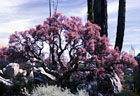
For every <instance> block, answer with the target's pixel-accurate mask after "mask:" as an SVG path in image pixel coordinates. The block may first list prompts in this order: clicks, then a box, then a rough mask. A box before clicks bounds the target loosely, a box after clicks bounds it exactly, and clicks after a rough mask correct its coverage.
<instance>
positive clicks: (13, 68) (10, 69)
mask: <svg viewBox="0 0 140 96" xmlns="http://www.w3.org/2000/svg"><path fill="white" fill-rule="evenodd" d="M18 72H19V64H17V63H10V64H8V65H7V66H6V67H5V68H4V69H3V74H4V77H5V78H6V79H11V78H13V77H15V76H16V75H17V74H18Z"/></svg>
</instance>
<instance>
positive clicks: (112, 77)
mask: <svg viewBox="0 0 140 96" xmlns="http://www.w3.org/2000/svg"><path fill="white" fill-rule="evenodd" d="M106 76H107V78H108V80H109V81H108V82H109V83H111V86H112V87H113V91H114V93H116V94H117V93H120V92H121V91H122V90H123V87H122V84H121V80H120V78H119V77H118V75H117V74H116V73H115V72H113V73H111V74H107V75H106Z"/></svg>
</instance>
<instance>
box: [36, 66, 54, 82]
mask: <svg viewBox="0 0 140 96" xmlns="http://www.w3.org/2000/svg"><path fill="white" fill-rule="evenodd" d="M35 72H37V73H39V74H41V75H45V76H47V77H48V78H50V79H52V80H56V78H55V77H54V76H53V75H51V74H49V73H46V72H45V70H44V69H43V68H42V67H39V68H37V69H36V70H35Z"/></svg>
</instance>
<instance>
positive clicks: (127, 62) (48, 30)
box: [9, 13, 137, 86]
mask: <svg viewBox="0 0 140 96" xmlns="http://www.w3.org/2000/svg"><path fill="white" fill-rule="evenodd" d="M99 31H100V27H99V26H97V25H96V24H92V23H90V22H89V21H88V22H87V23H86V24H85V25H83V23H82V22H81V19H80V18H78V17H71V18H70V19H69V18H67V17H65V16H62V15H61V14H59V13H57V14H55V15H53V17H51V18H48V19H47V20H46V21H44V23H43V24H42V25H37V26H36V27H35V28H32V29H30V30H26V31H24V32H16V33H15V34H12V35H11V36H10V41H9V46H10V47H11V48H12V47H13V48H14V49H15V51H17V52H22V53H23V55H24V56H25V58H28V60H31V62H39V63H40V64H41V66H42V67H43V69H44V70H45V71H46V72H47V73H50V74H52V75H54V76H55V77H56V81H57V83H58V84H60V85H62V86H68V85H69V84H70V82H71V80H81V79H83V78H86V76H88V75H90V74H92V75H91V76H92V77H97V78H99V79H101V78H102V77H104V75H105V74H110V73H112V72H115V73H117V74H118V76H119V77H120V78H121V79H122V77H123V69H124V68H126V67H135V66H136V65H137V62H136V61H135V60H134V58H133V57H132V56H130V55H128V54H127V53H124V52H120V51H119V50H115V49H110V48H109V46H110V44H109V40H108V38H107V37H106V36H102V37H101V36H100V33H99ZM45 51H46V52H45ZM43 54H45V57H43Z"/></svg>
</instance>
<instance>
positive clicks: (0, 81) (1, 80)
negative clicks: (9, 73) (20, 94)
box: [0, 76, 13, 87]
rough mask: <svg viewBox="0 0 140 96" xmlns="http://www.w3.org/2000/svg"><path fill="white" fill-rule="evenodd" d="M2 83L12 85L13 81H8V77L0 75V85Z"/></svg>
mask: <svg viewBox="0 0 140 96" xmlns="http://www.w3.org/2000/svg"><path fill="white" fill-rule="evenodd" d="M1 84H3V85H4V86H7V87H8V86H13V82H12V81H10V80H9V79H5V78H3V77H1V76H0V85H1Z"/></svg>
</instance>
